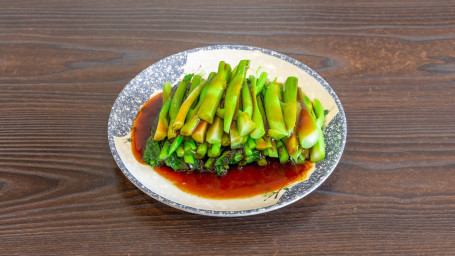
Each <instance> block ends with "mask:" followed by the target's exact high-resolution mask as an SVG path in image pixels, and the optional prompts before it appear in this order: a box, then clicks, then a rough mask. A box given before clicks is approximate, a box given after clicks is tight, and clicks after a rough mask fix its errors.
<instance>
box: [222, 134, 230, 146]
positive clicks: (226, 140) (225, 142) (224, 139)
mask: <svg viewBox="0 0 455 256" xmlns="http://www.w3.org/2000/svg"><path fill="white" fill-rule="evenodd" d="M221 145H222V146H224V147H227V146H229V145H231V138H229V134H227V133H225V132H223V136H221Z"/></svg>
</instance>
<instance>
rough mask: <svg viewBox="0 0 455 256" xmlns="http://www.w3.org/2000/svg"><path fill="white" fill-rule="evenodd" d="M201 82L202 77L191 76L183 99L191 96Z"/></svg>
mask: <svg viewBox="0 0 455 256" xmlns="http://www.w3.org/2000/svg"><path fill="white" fill-rule="evenodd" d="M203 81H204V78H202V76H200V75H195V76H193V80H191V83H190V88H189V89H188V93H187V94H186V96H185V98H187V97H188V96H189V95H190V94H191V92H192V91H193V90H194V89H195V88H196V87H197V86H198V85H199V84H200V83H202V82H203Z"/></svg>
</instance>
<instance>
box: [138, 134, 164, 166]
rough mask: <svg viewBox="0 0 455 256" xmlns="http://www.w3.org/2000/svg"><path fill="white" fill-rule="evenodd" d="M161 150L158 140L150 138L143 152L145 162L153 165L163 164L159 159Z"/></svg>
mask: <svg viewBox="0 0 455 256" xmlns="http://www.w3.org/2000/svg"><path fill="white" fill-rule="evenodd" d="M160 151H161V149H160V144H158V142H157V141H154V140H148V141H147V144H146V145H145V150H144V153H143V154H142V159H143V160H144V162H145V163H147V164H149V165H151V166H153V167H155V166H158V165H160V164H162V162H161V161H160V160H159V159H158V156H159V155H160Z"/></svg>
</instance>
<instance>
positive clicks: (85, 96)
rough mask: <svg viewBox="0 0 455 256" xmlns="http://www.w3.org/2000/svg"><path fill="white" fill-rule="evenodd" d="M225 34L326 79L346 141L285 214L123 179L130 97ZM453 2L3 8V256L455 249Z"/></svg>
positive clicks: (29, 4) (133, 0) (95, 2)
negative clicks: (170, 61)
mask: <svg viewBox="0 0 455 256" xmlns="http://www.w3.org/2000/svg"><path fill="white" fill-rule="evenodd" d="M213 44H246V45H253V46H257V47H263V48H267V49H273V50H276V51H279V52H281V53H284V54H287V55H289V56H291V57H293V58H295V59H297V60H299V61H301V62H303V63H305V64H307V65H308V66H309V67H311V68H313V69H314V70H316V72H318V73H319V74H321V75H322V76H323V77H324V78H325V79H326V80H327V81H328V83H329V84H330V85H331V86H332V88H333V89H334V90H335V91H336V93H337V94H338V96H339V98H340V100H341V102H342V104H343V107H344V109H345V112H346V116H347V122H348V139H347V144H346V148H345V151H344V154H343V156H342V159H341V161H340V163H339V165H338V167H337V168H336V169H335V171H334V172H333V174H332V175H331V176H330V177H329V178H328V180H327V181H326V182H325V183H324V184H323V185H322V186H321V187H319V188H318V189H317V190H316V191H314V192H313V193H311V194H310V195H309V196H307V197H305V198H303V199H301V200H299V201H298V202H296V203H294V204H292V205H290V206H288V207H285V208H283V209H280V210H277V211H273V212H269V213H266V214H262V215H257V216H250V217H241V218H240V217H239V218H227V219H220V218H213V217H205V216H198V215H194V214H190V213H186V212H182V211H180V210H176V209H173V208H170V207H168V206H166V205H164V204H162V203H159V202H157V201H155V200H154V199H151V198H150V197H148V196H147V195H145V194H144V193H142V192H141V191H140V190H138V189H137V188H136V187H135V186H134V185H133V184H132V183H131V182H129V181H128V180H127V178H125V176H124V175H123V174H122V172H121V171H120V170H119V168H118V167H117V165H116V164H115V162H114V160H113V158H112V156H111V153H110V150H109V147H108V141H107V121H108V117H109V113H110V109H111V107H112V104H113V102H114V101H115V99H116V97H117V95H118V93H119V92H120V91H121V90H122V89H123V87H124V86H125V85H126V84H127V83H128V81H129V80H131V79H132V78H133V77H134V76H135V75H136V74H137V73H139V72H140V71H141V70H143V69H144V68H146V67H147V66H149V65H151V64H153V63H154V62H156V61H158V60H159V59H161V58H164V57H166V56H168V55H170V54H173V53H176V52H180V51H183V50H187V49H191V48H195V47H201V46H206V45H213ZM454 184H455V2H454V1H444V0H434V1H427V0H421V1H410V0H409V1H397V0H394V1H389V0H382V1H367V0H359V1H353V0H348V1H319V0H313V1H230V2H225V1H208V0H204V1H173V0H171V1H149V0H139V1H137V0H125V1H107V0H82V1H72V0H64V1H57V0H50V1H12V0H3V1H1V2H0V241H1V242H0V255H320V254H324V255H325V254H327V255H344V254H349V255H455V186H454Z"/></svg>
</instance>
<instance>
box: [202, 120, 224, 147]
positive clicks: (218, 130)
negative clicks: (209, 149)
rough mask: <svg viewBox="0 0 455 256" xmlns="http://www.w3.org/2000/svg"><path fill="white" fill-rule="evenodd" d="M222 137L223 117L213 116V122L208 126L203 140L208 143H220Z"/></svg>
mask: <svg viewBox="0 0 455 256" xmlns="http://www.w3.org/2000/svg"><path fill="white" fill-rule="evenodd" d="M222 137H223V119H221V118H219V117H218V116H216V117H215V119H214V120H213V123H212V124H211V125H210V126H209V128H208V130H207V135H206V138H205V140H206V141H207V142H208V143H210V144H215V143H218V144H221V140H222Z"/></svg>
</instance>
